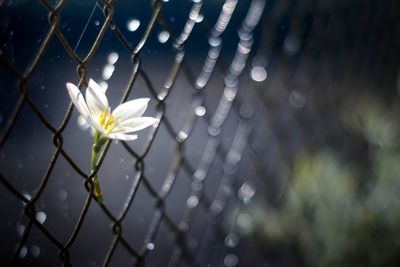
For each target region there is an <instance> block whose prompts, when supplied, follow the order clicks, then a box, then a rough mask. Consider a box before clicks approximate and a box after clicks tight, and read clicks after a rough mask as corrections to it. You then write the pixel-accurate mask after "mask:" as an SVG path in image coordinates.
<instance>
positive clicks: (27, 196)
mask: <svg viewBox="0 0 400 267" xmlns="http://www.w3.org/2000/svg"><path fill="white" fill-rule="evenodd" d="M20 167H21V166H20ZM24 197H25V198H26V199H27V200H28V201H31V199H32V196H31V195H30V194H28V193H25V194H24ZM24 203H25V202H24Z"/></svg>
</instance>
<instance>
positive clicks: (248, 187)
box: [238, 182, 256, 204]
mask: <svg viewBox="0 0 400 267" xmlns="http://www.w3.org/2000/svg"><path fill="white" fill-rule="evenodd" d="M255 193H256V189H255V187H254V186H253V185H252V184H250V183H248V182H245V183H243V184H242V186H241V187H240V188H239V192H238V197H239V199H240V200H242V201H243V203H245V204H248V203H249V202H250V200H251V198H252V197H253V196H254V194H255Z"/></svg>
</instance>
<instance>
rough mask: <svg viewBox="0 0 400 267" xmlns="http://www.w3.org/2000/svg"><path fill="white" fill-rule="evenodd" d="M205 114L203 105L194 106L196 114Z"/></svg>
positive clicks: (200, 115)
mask: <svg viewBox="0 0 400 267" xmlns="http://www.w3.org/2000/svg"><path fill="white" fill-rule="evenodd" d="M205 114H206V108H205V107H203V106H198V107H197V108H196V115H197V116H199V117H202V116H204V115H205Z"/></svg>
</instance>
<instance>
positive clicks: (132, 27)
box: [126, 19, 140, 32]
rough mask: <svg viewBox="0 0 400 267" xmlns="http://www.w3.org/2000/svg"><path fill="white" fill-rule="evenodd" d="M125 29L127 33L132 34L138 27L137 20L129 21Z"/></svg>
mask: <svg viewBox="0 0 400 267" xmlns="http://www.w3.org/2000/svg"><path fill="white" fill-rule="evenodd" d="M126 27H127V28H128V31H130V32H134V31H136V30H137V29H139V27H140V21H139V20H137V19H130V20H128V21H127V23H126Z"/></svg>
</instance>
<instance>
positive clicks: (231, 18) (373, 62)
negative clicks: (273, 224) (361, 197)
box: [0, 0, 399, 266]
mask: <svg viewBox="0 0 400 267" xmlns="http://www.w3.org/2000/svg"><path fill="white" fill-rule="evenodd" d="M22 2H23V1H1V2H0V15H1V16H2V18H1V19H2V20H1V21H0V24H1V36H2V39H1V43H0V45H1V47H0V61H1V65H0V66H1V67H0V68H1V70H0V74H1V88H0V94H1V97H2V100H1V104H2V106H1V111H0V112H1V114H0V126H1V132H0V134H1V135H0V151H1V155H0V156H1V157H0V167H1V170H0V181H1V186H0V192H1V195H0V203H1V204H0V205H1V208H2V210H4V215H2V220H1V224H0V226H1V229H0V233H1V235H2V236H4V238H1V241H0V248H1V250H2V252H1V262H2V265H3V264H6V265H7V264H10V265H14V266H38V265H40V266H46V265H48V266H50V265H51V266H54V265H61V264H62V265H63V266H70V265H74V266H97V265H102V266H108V265H111V266H126V265H132V264H133V265H137V266H143V265H146V266H236V265H238V266H268V265H273V266H288V265H293V266H297V265H296V263H298V262H299V261H302V260H301V259H299V257H298V255H297V254H296V253H293V252H292V251H291V250H290V249H286V248H285V249H281V250H280V252H279V253H272V254H271V250H269V249H268V248H267V249H266V248H265V247H264V245H263V242H264V241H263V240H261V241H260V240H259V239H260V237H259V236H257V235H258V234H257V231H256V230H255V229H258V228H257V216H258V215H257V214H254V213H252V212H251V211H249V210H248V209H249V207H251V204H252V203H259V204H260V205H261V206H262V207H267V206H280V205H281V202H282V198H283V196H284V195H285V194H286V188H287V186H288V184H289V181H290V179H291V177H292V176H295V174H292V169H293V166H296V164H295V163H294V162H295V161H296V156H297V155H298V154H297V153H298V152H299V151H302V150H303V149H304V148H308V150H315V151H316V150H318V148H321V147H323V148H332V149H334V150H338V151H341V152H343V156H342V158H343V159H346V158H348V159H351V160H354V161H355V162H360V164H363V163H364V162H365V161H366V159H365V155H364V152H365V144H364V143H363V142H362V141H360V139H362V138H359V137H357V136H356V137H354V136H351V134H349V133H348V132H347V128H346V123H348V122H347V121H346V120H345V119H343V118H342V117H341V114H342V113H343V112H345V111H346V110H345V111H343V109H342V106H343V105H342V102H344V100H346V101H350V100H352V99H356V100H355V101H354V103H357V101H358V99H359V97H360V96H363V95H369V93H370V92H373V93H376V94H378V95H379V96H380V97H381V98H382V99H383V100H382V102H383V103H388V101H389V102H390V101H397V100H396V99H397V91H396V86H397V85H396V79H397V69H398V52H399V51H398V46H399V27H398V25H397V24H396V21H398V17H399V16H398V15H399V14H398V10H399V4H398V2H397V1H395V0H394V1H339V0H338V1H333V0H332V1H328V0H326V1H311V0H310V1H295V0H286V1H272V0H268V1H267V0H265V1H264V0H252V1H237V0H226V1H215V2H214V1H208V2H207V1H201V0H199V1H195V0H193V1H152V2H151V1H142V2H143V3H140V4H139V3H129V4H128V3H126V2H122V1H112V0H110V1H88V2H90V4H89V3H84V4H79V3H75V2H74V1H63V0H61V1H48V0H42V1H37V2H38V3H36V2H33V1H32V2H29V3H22ZM39 2H40V3H39ZM76 2H78V1H76ZM145 2H146V3H145ZM210 2H212V3H210ZM367 2H368V3H367ZM30 9H31V10H34V11H32V12H30V11H31V10H30ZM21 10H22V11H21ZM27 10H28V11H27ZM19 11H21V12H25V13H24V14H25V16H26V17H27V18H25V17H23V18H21V16H19V15H20V14H19V13H18V12H19ZM142 11H143V14H141V12H142ZM81 12H82V13H81ZM27 14H29V15H27ZM43 14H45V15H47V18H46V19H43V18H44V15H43ZM142 15H143V18H142V17H140V16H142ZM68 17H70V20H69V24H68V23H65V21H64V19H65V18H68ZM132 17H133V18H139V17H140V20H137V19H132ZM24 19H25V21H24V22H19V20H24ZM36 20H37V21H36ZM74 20H79V21H80V22H79V23H78V22H74ZM124 22H128V23H127V24H124ZM30 23H32V29H31V34H32V35H34V33H35V32H39V34H38V36H40V38H39V39H37V37H36V36H35V37H32V40H33V42H32V43H30V40H28V39H29V38H27V37H26V36H27V35H24V34H27V33H26V32H25V33H24V31H29V30H30V29H29V25H30ZM74 23H75V24H74ZM38 25H42V26H43V28H42V29H36V28H37V27H39V26H38ZM44 29H45V31H44ZM95 29H96V31H95ZM71 32H72V33H71ZM132 32H134V33H137V35H131V34H132ZM139 34H140V36H139ZM87 36H89V37H87ZM13 38H15V39H13ZM13 40H14V42H15V43H13ZM36 40H37V41H36ZM71 40H72V41H71ZM54 42H56V43H57V44H56V45H55V44H54ZM13 45H14V48H13ZM159 45H163V47H164V48H158V46H159ZM53 46H56V48H54V47H53ZM163 49H164V50H163ZM49 51H50V52H49ZM60 51H62V52H60ZM110 51H118V53H117V52H112V53H109V52H110ZM106 53H107V55H108V57H107V56H104V55H105V54H106ZM100 54H101V55H102V57H103V58H102V57H100V56H99V57H97V56H98V55H100ZM60 55H61V56H60ZM104 58H107V61H108V63H107V65H106V66H105V67H104V69H102V72H101V78H99V79H96V75H97V76H98V75H99V69H101V68H99V67H98V66H99V65H102V64H104V63H103V62H104V61H105V60H104ZM102 60H103V61H102ZM124 60H125V63H121V64H124V65H118V63H116V62H117V61H118V62H123V61H124ZM44 62H45V63H44ZM147 62H150V63H148V65H147V66H146V63H147ZM60 65H64V66H68V69H66V70H64V69H63V68H59V69H57V67H56V66H58V67H59V66H60ZM71 69H76V74H73V71H71ZM37 73H40V75H36V74H37ZM119 73H120V75H119V76H118V74H119ZM35 75H36V76H35ZM73 75H75V76H73ZM111 76H113V77H114V76H116V77H118V78H117V79H118V80H115V81H114V83H115V84H119V86H120V87H122V89H118V90H119V91H118V90H117V91H114V92H113V94H114V96H115V98H119V99H121V102H125V101H126V100H128V99H129V98H137V97H138V96H139V95H145V96H149V97H151V102H150V103H152V105H153V107H150V109H151V111H152V112H154V114H155V116H156V117H157V118H159V119H160V123H159V124H158V125H157V126H155V127H153V128H151V129H150V130H148V131H145V133H146V134H145V135H141V136H140V137H139V139H140V140H138V141H137V142H136V141H135V142H134V143H131V142H118V143H117V144H114V143H112V142H108V143H107V145H106V148H105V150H104V153H103V154H102V155H101V160H100V163H99V166H98V168H97V170H96V171H95V172H94V173H89V172H87V170H88V169H89V168H88V167H89V166H88V162H89V156H88V155H89V154H88V153H89V152H90V145H91V143H90V141H88V140H90V134H89V133H85V132H83V131H81V130H80V129H78V128H77V127H76V121H75V118H74V116H75V115H76V114H75V115H74V113H75V112H73V110H74V109H73V108H72V106H71V104H69V98H68V96H67V94H66V92H65V89H64V88H63V87H64V84H65V82H67V81H71V82H75V81H79V87H80V88H81V89H84V88H85V86H86V85H87V82H88V79H89V78H91V77H94V79H95V80H97V81H99V82H100V81H101V84H102V86H108V87H109V89H108V92H110V91H111V90H113V89H111V88H115V87H116V86H113V85H112V84H113V81H112V79H110V77H111ZM52 77H53V81H52V82H50V84H51V86H50V87H51V88H50V89H47V91H44V88H45V86H44V85H43V84H44V83H45V81H44V80H45V79H51V78H52ZM74 79H75V80H74ZM48 87H49V86H48V85H46V88H48ZM139 87H140V89H139ZM375 89H376V90H375ZM350 90H351V92H350ZM110 94H111V93H110ZM43 99H46V100H45V101H44V100H43ZM60 99H61V100H60ZM393 99H395V100H393ZM51 102H54V103H53V106H52V107H49V106H50V105H51ZM391 103H392V102H391ZM46 105H47V106H46ZM49 109H50V111H49ZM51 109H52V110H51ZM55 113H56V114H55ZM349 116H350V115H349ZM350 117H351V116H350ZM345 118H346V116H345ZM351 123H352V122H350V124H351ZM38 125H40V126H38ZM35 127H36V128H35ZM37 127H40V130H38V129H37ZM83 136H84V137H83ZM46 138H47V139H49V140H50V141H51V142H52V143H51V145H49V144H47V145H43V142H46V141H43V140H44V139H46ZM38 140H40V142H39V141H38ZM113 147H118V149H119V150H115V151H114V152H112V149H113ZM115 149H117V148H115ZM363 149H364V150H363ZM42 154H45V156H43V157H42V156H41V155H42ZM120 154H121V155H122V154H123V155H124V156H123V157H120V156H119V155H120ZM86 155H87V157H85V156H86ZM115 155H117V156H115ZM27 163H28V165H29V164H30V165H31V167H29V168H28V167H27V166H26V165H27ZM32 166H33V167H32ZM60 166H61V167H60ZM159 166H161V167H160V168H159V169H158V167H159ZM107 168H108V169H109V170H110V171H107ZM119 169H124V171H126V177H127V179H126V180H122V179H120V177H119V176H125V174H123V175H121V173H120V170H119ZM153 169H156V170H155V171H152V170H153ZM97 172H98V173H99V174H100V182H101V184H102V186H103V188H104V192H105V199H106V203H105V204H99V203H97V202H96V201H95V200H94V199H93V196H92V194H91V192H92V183H91V177H93V176H94V175H95V174H96V173H97ZM38 173H39V174H38ZM114 176H115V177H114ZM34 177H36V178H34ZM79 177H80V179H79ZM27 180H29V182H27ZM106 180H107V181H106ZM59 181H62V182H59ZM112 188H121V189H122V190H123V191H118V190H113V189H112ZM67 189H68V190H67ZM174 190H175V191H174ZM144 195H146V196H144ZM65 203H69V204H65ZM71 206H72V207H71ZM141 212H143V214H144V215H143V214H142V215H139V214H140V213H141ZM256 213H257V212H256ZM142 217H143V218H142ZM266 220H267V221H268V216H267V217H266ZM138 221H140V222H138ZM296 223H297V222H296V221H293V224H296ZM98 225H100V226H98ZM101 225H103V226H101ZM268 227H269V226H268ZM289 247H290V246H289Z"/></svg>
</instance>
